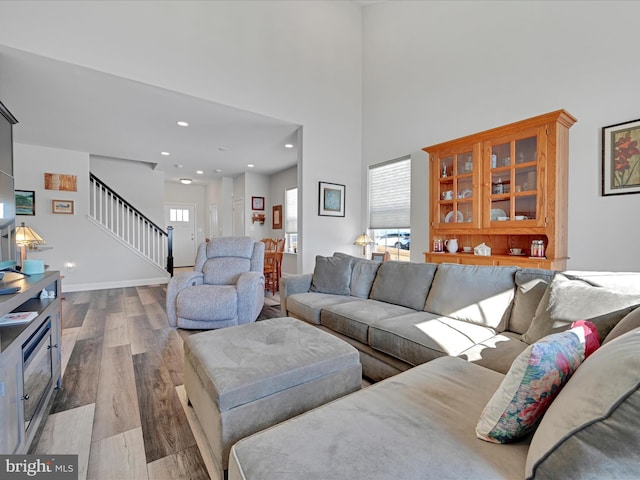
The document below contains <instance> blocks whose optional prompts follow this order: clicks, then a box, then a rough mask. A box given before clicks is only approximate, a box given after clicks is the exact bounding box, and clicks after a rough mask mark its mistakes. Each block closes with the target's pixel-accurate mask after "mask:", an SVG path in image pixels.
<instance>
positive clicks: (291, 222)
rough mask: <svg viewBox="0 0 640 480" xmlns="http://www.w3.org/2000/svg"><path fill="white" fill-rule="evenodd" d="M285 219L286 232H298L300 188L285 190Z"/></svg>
mask: <svg viewBox="0 0 640 480" xmlns="http://www.w3.org/2000/svg"><path fill="white" fill-rule="evenodd" d="M284 215H285V220H284V232H285V233H297V232H298V188H297V187H295V188H288V189H287V190H286V191H285V211H284Z"/></svg>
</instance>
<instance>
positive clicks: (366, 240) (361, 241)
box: [353, 232, 373, 247]
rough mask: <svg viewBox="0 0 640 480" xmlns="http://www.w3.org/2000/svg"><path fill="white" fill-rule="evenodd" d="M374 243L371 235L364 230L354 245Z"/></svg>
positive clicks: (363, 245) (362, 245)
mask: <svg viewBox="0 0 640 480" xmlns="http://www.w3.org/2000/svg"><path fill="white" fill-rule="evenodd" d="M372 243H373V240H371V237H370V236H369V235H367V234H366V233H364V232H363V233H362V235H360V236H358V238H356V241H355V242H353V244H354V245H360V246H361V247H365V246H367V245H371V244H372Z"/></svg>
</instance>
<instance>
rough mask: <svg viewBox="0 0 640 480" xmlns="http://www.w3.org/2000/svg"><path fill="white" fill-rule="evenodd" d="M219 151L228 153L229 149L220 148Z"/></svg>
mask: <svg viewBox="0 0 640 480" xmlns="http://www.w3.org/2000/svg"><path fill="white" fill-rule="evenodd" d="M218 150H220V151H221V152H226V151H227V147H218Z"/></svg>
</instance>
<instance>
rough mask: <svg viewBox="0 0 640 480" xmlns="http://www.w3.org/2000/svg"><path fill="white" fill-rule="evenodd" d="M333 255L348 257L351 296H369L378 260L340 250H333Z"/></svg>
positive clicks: (378, 263)
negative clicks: (349, 261) (349, 260)
mask: <svg viewBox="0 0 640 480" xmlns="http://www.w3.org/2000/svg"><path fill="white" fill-rule="evenodd" d="M333 256H334V257H339V258H350V259H351V260H352V263H351V283H350V284H349V289H350V290H351V296H352V297H359V298H369V292H371V287H372V286H373V281H374V280H375V278H376V273H378V268H379V267H380V262H374V261H373V260H368V259H366V258H360V257H354V256H352V255H348V254H346V253H342V252H334V254H333Z"/></svg>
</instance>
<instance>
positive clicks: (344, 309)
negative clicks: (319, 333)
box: [320, 300, 415, 344]
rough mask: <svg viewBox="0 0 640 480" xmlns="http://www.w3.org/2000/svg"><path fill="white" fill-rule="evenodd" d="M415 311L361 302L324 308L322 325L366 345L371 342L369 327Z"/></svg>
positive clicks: (372, 302)
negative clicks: (386, 319)
mask: <svg viewBox="0 0 640 480" xmlns="http://www.w3.org/2000/svg"><path fill="white" fill-rule="evenodd" d="M414 311H415V310H411V309H410V308H407V307H402V306H400V305H393V304H391V303H386V302H378V301H376V300H360V301H357V302H350V303H343V304H338V305H331V306H328V307H326V308H324V309H323V310H322V312H321V313H320V323H321V324H322V325H324V326H325V327H328V328H330V329H331V330H333V331H335V332H338V333H342V334H343V335H346V336H347V337H350V338H354V339H356V340H359V341H360V342H362V343H365V344H366V343H368V342H369V325H371V324H373V323H376V322H379V321H380V320H383V319H385V318H390V317H397V316H398V315H404V314H407V313H412V312H414Z"/></svg>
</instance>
